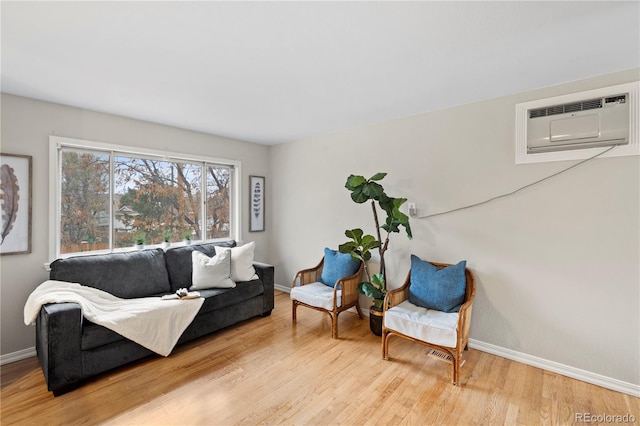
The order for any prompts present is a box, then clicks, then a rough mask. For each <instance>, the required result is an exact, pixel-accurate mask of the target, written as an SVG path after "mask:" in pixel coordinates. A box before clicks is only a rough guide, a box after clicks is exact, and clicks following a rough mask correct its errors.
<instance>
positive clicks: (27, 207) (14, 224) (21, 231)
mask: <svg viewBox="0 0 640 426" xmlns="http://www.w3.org/2000/svg"><path fill="white" fill-rule="evenodd" d="M31 177H32V157H31V156H30V155H14V154H4V153H3V154H0V207H1V209H2V228H0V231H1V234H0V255H5V254H21V253H31Z"/></svg>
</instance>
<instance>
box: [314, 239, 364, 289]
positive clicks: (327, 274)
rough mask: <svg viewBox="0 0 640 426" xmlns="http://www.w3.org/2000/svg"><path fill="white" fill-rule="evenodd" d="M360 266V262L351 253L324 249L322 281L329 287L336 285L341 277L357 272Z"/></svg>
mask: <svg viewBox="0 0 640 426" xmlns="http://www.w3.org/2000/svg"><path fill="white" fill-rule="evenodd" d="M359 267H360V262H358V261H357V260H355V259H354V258H353V257H351V255H350V254H346V253H340V252H338V251H335V250H331V249H330V248H325V249H324V265H323V266H322V274H320V282H321V283H322V284H324V285H328V286H329V287H334V286H335V285H336V281H338V280H339V279H340V278H343V277H348V276H351V275H353V274H355V273H356V272H357V271H358V268H359Z"/></svg>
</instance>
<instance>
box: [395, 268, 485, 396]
mask: <svg viewBox="0 0 640 426" xmlns="http://www.w3.org/2000/svg"><path fill="white" fill-rule="evenodd" d="M430 263H431V264H432V265H434V266H436V267H437V268H438V269H442V268H444V267H447V266H452V265H450V264H445V263H435V262H430ZM465 279H466V287H465V298H464V303H463V304H462V306H461V307H460V311H459V312H457V313H454V314H448V313H444V312H441V311H437V310H433V309H426V308H422V307H419V306H416V305H413V304H412V303H410V302H409V300H408V299H409V284H410V282H411V271H409V273H408V274H407V278H406V280H405V282H404V284H403V285H402V287H400V288H398V289H395V290H390V291H389V292H388V293H387V295H386V297H385V299H384V305H383V309H384V320H383V325H382V358H383V359H385V360H388V359H389V338H391V336H398V337H402V338H404V339H407V340H410V341H412V342H417V343H420V344H423V345H425V346H428V347H430V348H432V349H436V350H437V351H440V352H442V353H444V354H446V355H448V358H449V359H448V360H447V361H449V362H450V363H451V375H452V377H451V381H452V383H453V384H454V385H457V386H459V385H460V367H461V365H462V354H463V351H465V350H466V349H467V347H468V343H469V326H470V325H471V312H472V310H473V299H474V298H475V294H476V282H475V278H474V276H473V274H472V273H471V271H469V269H465ZM401 304H402V305H401ZM399 305H401V306H399ZM393 315H399V316H401V317H404V318H403V319H402V320H401V321H393V323H394V324H395V326H394V327H391V326H388V324H387V318H390V316H393ZM456 315H457V318H456ZM391 321H392V319H390V322H391ZM399 323H403V324H402V325H400V324H399ZM434 326H435V327H434ZM429 329H431V330H429Z"/></svg>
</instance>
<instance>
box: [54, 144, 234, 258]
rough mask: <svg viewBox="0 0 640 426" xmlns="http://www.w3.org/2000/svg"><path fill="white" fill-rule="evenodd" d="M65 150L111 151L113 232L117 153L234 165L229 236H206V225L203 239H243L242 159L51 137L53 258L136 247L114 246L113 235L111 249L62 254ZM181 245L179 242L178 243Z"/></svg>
mask: <svg viewBox="0 0 640 426" xmlns="http://www.w3.org/2000/svg"><path fill="white" fill-rule="evenodd" d="M62 149H72V150H79V151H83V152H86V153H93V154H107V155H109V162H110V165H111V167H110V171H109V228H110V235H112V232H111V231H112V230H113V222H114V218H113V208H114V206H113V195H114V194H113V191H114V186H113V185H114V170H113V161H114V155H131V156H136V157H143V158H148V159H159V160H162V161H183V162H192V163H198V164H202V165H203V166H204V165H206V164H215V165H220V166H224V167H229V168H230V185H231V190H230V197H231V199H230V200H229V208H230V212H229V218H230V222H231V223H230V228H231V229H230V231H229V238H217V239H206V237H207V231H206V226H205V227H204V228H203V230H204V232H203V238H202V240H200V241H202V242H212V241H224V240H230V239H234V240H236V241H240V236H241V235H242V213H241V204H242V202H241V200H242V198H241V195H242V194H241V191H242V162H241V161H238V160H229V159H225V158H217V157H208V156H203V155H193V154H185V153H178V152H172V151H164V150H158V149H152V148H142V147H132V146H126V145H117V144H112V143H105V142H96V141H89V140H83V139H74V138H67V137H61V136H53V135H52V136H49V258H50V259H52V260H53V259H58V258H65V257H71V256H83V255H84V256H88V255H93V254H100V253H114V252H125V251H132V250H135V249H134V248H133V247H132V248H130V249H129V248H117V247H114V241H112V237H111V238H110V243H109V244H110V248H109V249H107V250H95V251H90V252H79V253H65V254H61V253H60V215H61V214H62V212H61V197H62V185H61V181H60V176H61V173H62V161H61V153H62ZM206 178H207V173H206V168H205V167H203V170H202V176H201V179H202V181H201V185H202V188H203V191H202V200H201V206H200V208H201V212H200V216H201V218H202V220H203V223H206V201H207V197H206V193H205V192H206V191H205V190H204V189H205V188H206ZM178 244H179V243H178ZM155 246H158V247H160V245H159V244H157V245H156V244H154V245H150V246H149V247H155Z"/></svg>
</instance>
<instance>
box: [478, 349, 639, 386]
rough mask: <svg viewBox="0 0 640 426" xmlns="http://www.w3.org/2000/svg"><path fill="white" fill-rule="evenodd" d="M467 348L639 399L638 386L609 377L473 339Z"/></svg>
mask: <svg viewBox="0 0 640 426" xmlns="http://www.w3.org/2000/svg"><path fill="white" fill-rule="evenodd" d="M469 347H471V348H473V349H477V350H479V351H482V352H487V353H490V354H492V355H497V356H499V357H502V358H506V359H510V360H513V361H517V362H520V363H522V364H526V365H531V366H533V367H538V368H541V369H543V370H547V371H551V372H553V373H558V374H561V375H563V376H567V377H571V378H572V379H576V380H580V381H583V382H586V383H591V384H592V385H596V386H602V387H603V388H607V389H611V390H614V391H616V392H622V393H626V394H628V395H631V396H635V397H636V398H639V397H640V385H636V384H633V383H628V382H623V381H622V380H618V379H613V378H611V377H606V376H603V375H600V374H597V373H592V372H590V371H585V370H581V369H579V368H575V367H571V366H568V365H564V364H560V363H558V362H555V361H549V360H547V359H543V358H538V357H536V356H533V355H528V354H525V353H522V352H517V351H514V350H511V349H507V348H503V347H501V346H496V345H492V344H491V343H485V342H481V341H479V340H475V339H469Z"/></svg>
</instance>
